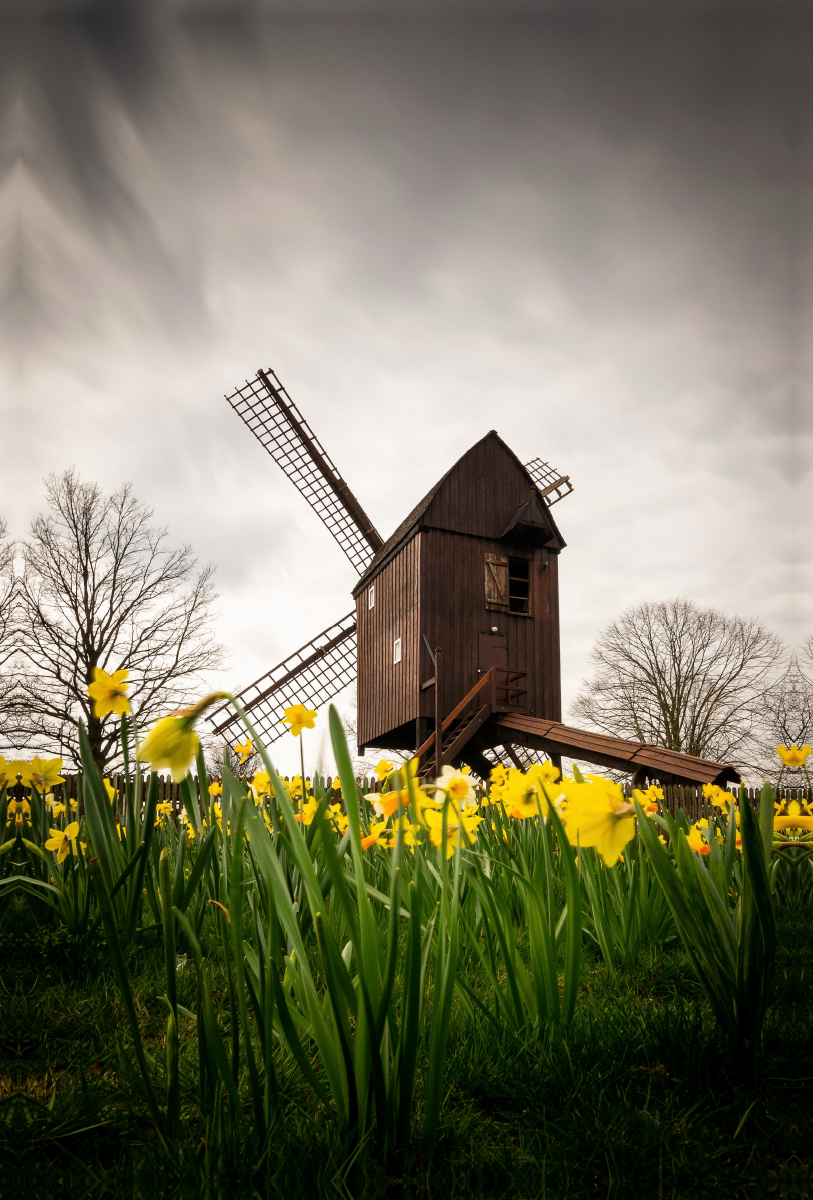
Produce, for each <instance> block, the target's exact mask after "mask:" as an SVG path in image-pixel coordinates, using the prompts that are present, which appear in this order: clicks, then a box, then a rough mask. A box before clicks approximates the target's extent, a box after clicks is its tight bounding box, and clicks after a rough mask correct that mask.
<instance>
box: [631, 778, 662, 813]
mask: <svg viewBox="0 0 813 1200" xmlns="http://www.w3.org/2000/svg"><path fill="white" fill-rule="evenodd" d="M632 794H633V796H634V797H635V799H636V800H637V801H638V803H639V804H640V806H641V808H642V809H643V810H644V812H645V813H647V814H648V815H649V816H652V814H653V813H656V812H657V811H658V809H659V808H660V802H661V801H662V800H663V788H659V787H655V786H654V785H653V786H652V787H648V788H647V789H646V791H643V790H642V789H641V788H633V792H632Z"/></svg>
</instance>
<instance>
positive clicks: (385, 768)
mask: <svg viewBox="0 0 813 1200" xmlns="http://www.w3.org/2000/svg"><path fill="white" fill-rule="evenodd" d="M373 770H374V771H375V773H376V775H377V776H378V778H379V779H386V778H387V776H388V775H389V773H390V771H394V770H395V763H391V762H390V760H389V759H388V758H382V759H380V760H379V761H378V762H377V763H376V764H375V766H374V767H373Z"/></svg>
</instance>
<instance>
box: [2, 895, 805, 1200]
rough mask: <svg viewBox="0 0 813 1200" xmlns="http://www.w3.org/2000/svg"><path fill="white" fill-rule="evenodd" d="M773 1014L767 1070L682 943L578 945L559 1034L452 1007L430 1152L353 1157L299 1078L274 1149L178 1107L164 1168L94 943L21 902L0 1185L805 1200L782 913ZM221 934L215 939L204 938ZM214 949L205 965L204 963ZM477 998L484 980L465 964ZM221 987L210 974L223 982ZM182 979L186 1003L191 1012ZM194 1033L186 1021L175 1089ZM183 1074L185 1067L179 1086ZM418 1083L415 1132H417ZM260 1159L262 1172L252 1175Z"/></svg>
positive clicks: (8, 970)
mask: <svg viewBox="0 0 813 1200" xmlns="http://www.w3.org/2000/svg"><path fill="white" fill-rule="evenodd" d="M778 932H779V949H778V962H777V976H776V978H777V985H776V995H775V999H774V1003H773V1005H772V1007H771V1009H770V1010H769V1014H768V1019H767V1023H766V1027H765V1042H764V1055H763V1061H762V1065H761V1071H760V1075H759V1077H758V1078H757V1079H756V1080H755V1079H754V1078H753V1076H750V1077H749V1075H748V1073H747V1071H746V1069H745V1068H744V1066H743V1064H740V1063H738V1062H737V1061H736V1060H732V1058H731V1055H730V1053H728V1052H726V1050H725V1049H724V1046H723V1044H722V1042H721V1040H720V1036H719V1033H718V1031H717V1027H716V1025H715V1022H714V1020H713V1018H712V1016H711V1014H710V1012H709V1010H708V1007H707V1005H706V1004H705V1002H704V1001H703V1000H702V999H701V997H700V995H699V992H698V988H697V985H696V983H695V980H694V976H693V975H692V973H691V970H690V967H689V965H688V962H687V960H686V958H685V956H684V954H683V952H682V951H681V950H679V949H673V950H669V951H663V950H658V951H657V952H653V953H652V954H651V955H649V956H646V955H645V956H643V957H642V958H641V960H640V961H639V963H638V964H637V965H636V966H635V967H633V968H630V969H628V970H624V971H618V972H616V973H611V972H608V971H607V970H606V969H605V967H604V966H603V964H602V962H601V960H600V959H596V958H594V957H593V954H592V951H591V950H590V949H589V948H588V947H587V945H586V946H585V955H584V958H585V961H584V964H583V969H582V977H581V986H580V999H579V1004H578V1005H577V1016H576V1020H575V1022H574V1025H573V1028H572V1031H571V1033H570V1035H569V1036H568V1038H567V1040H566V1041H561V1040H556V1039H553V1040H551V1041H550V1042H548V1043H547V1044H546V1045H544V1046H543V1047H542V1048H541V1049H540V1048H536V1049H534V1050H533V1051H532V1050H530V1049H528V1050H526V1051H524V1052H522V1051H519V1052H518V1051H517V1049H516V1048H515V1047H512V1046H510V1045H509V1043H508V1041H507V1039H505V1040H504V1039H502V1038H500V1036H499V1035H498V1034H495V1031H494V1029H493V1027H492V1026H490V1025H489V1024H488V1023H487V1022H486V1020H485V1018H479V1017H478V1018H475V1019H470V1018H469V1017H468V1016H467V1015H466V1013H465V1012H464V1011H463V1009H462V1008H461V1007H460V1006H459V1005H458V1003H457V1001H455V1010H454V1015H453V1021H452V1029H451V1034H450V1039H449V1046H448V1052H447V1053H448V1063H447V1073H446V1089H447V1091H446V1097H445V1101H444V1104H443V1108H442V1112H441V1119H440V1128H439V1130H438V1138H437V1145H436V1150H435V1154H434V1157H433V1159H432V1161H431V1163H430V1162H428V1161H427V1160H426V1157H425V1156H424V1154H423V1153H422V1151H421V1149H420V1145H419V1144H418V1143H416V1145H415V1148H414V1149H411V1150H410V1151H408V1152H405V1153H404V1154H402V1155H401V1156H400V1157H391V1158H390V1160H389V1161H388V1162H387V1163H384V1162H383V1161H379V1160H378V1159H377V1158H376V1156H375V1154H374V1153H373V1151H372V1149H371V1148H370V1147H369V1146H368V1147H365V1146H362V1148H361V1150H360V1151H357V1152H356V1153H355V1157H354V1158H353V1160H352V1161H348V1155H347V1151H346V1148H345V1147H344V1146H343V1145H342V1144H341V1141H340V1139H339V1137H338V1135H337V1134H336V1132H335V1129H334V1127H333V1125H332V1124H331V1123H330V1121H329V1120H328V1118H327V1115H326V1113H325V1112H324V1111H323V1110H320V1108H319V1106H318V1104H317V1103H316V1102H315V1100H314V1099H313V1097H312V1094H311V1093H310V1092H309V1091H307V1090H306V1089H305V1088H304V1087H303V1086H302V1085H301V1084H300V1083H299V1082H298V1080H297V1077H296V1076H294V1075H293V1074H292V1075H291V1077H290V1078H288V1079H287V1080H283V1103H282V1106H281V1110H280V1111H281V1115H280V1119H279V1121H278V1123H277V1126H276V1128H275V1129H273V1130H272V1133H271V1137H270V1139H269V1146H268V1152H267V1154H263V1152H262V1148H261V1147H259V1146H256V1145H240V1144H236V1143H232V1144H229V1145H228V1146H227V1147H226V1149H225V1150H224V1151H223V1152H222V1153H221V1154H220V1156H219V1157H218V1159H217V1161H212V1159H211V1157H210V1155H209V1153H208V1151H207V1145H208V1144H209V1143H210V1142H211V1141H213V1140H214V1139H211V1138H209V1137H207V1134H208V1131H207V1129H206V1128H205V1127H204V1126H203V1125H202V1124H201V1123H200V1122H199V1121H197V1119H192V1117H191V1113H192V1111H193V1108H192V1106H191V1105H190V1108H189V1112H188V1113H186V1114H184V1118H183V1125H182V1133H181V1137H180V1139H179V1142H178V1146H177V1150H176V1152H175V1156H174V1157H173V1159H172V1160H169V1159H168V1158H167V1156H166V1154H165V1153H164V1152H163V1151H162V1149H161V1146H160V1145H159V1143H158V1141H157V1139H156V1137H155V1135H154V1134H153V1132H152V1128H151V1123H150V1121H149V1119H148V1115H147V1109H146V1104H145V1102H144V1099H143V1095H142V1093H141V1089H140V1085H139V1082H138V1078H137V1075H136V1073H135V1070H134V1068H133V1067H132V1065H131V1063H130V1060H129V1058H128V1038H127V1035H126V1023H125V1021H124V1018H123V1013H122V1010H121V1006H120V1003H119V1000H118V994H117V991H116V987H115V983H114V979H113V976H112V972H111V971H110V968H109V965H108V958H107V951H106V948H105V946H104V943H103V942H102V941H101V940H98V941H91V942H87V941H82V940H78V939H71V938H70V937H68V936H67V935H65V934H64V933H62V934H54V935H49V934H48V933H47V932H44V931H43V928H42V927H41V926H37V925H36V924H35V923H34V922H33V919H32V918H31V916H30V915H29V914H28V913H27V912H26V911H25V910H24V909H22V908H20V909H19V910H16V911H15V912H13V913H11V914H6V917H5V919H4V922H3V925H2V928H1V929H0V1195H2V1196H4V1197H5V1196H9V1197H11V1196H14V1195H16V1194H18V1193H19V1195H21V1196H22V1195H25V1196H26V1197H39V1196H43V1197H45V1196H48V1197H55V1196H62V1195H66V1196H67V1195H70V1196H77V1197H81V1196H90V1197H117V1198H118V1197H129V1196H138V1197H145V1198H147V1197H149V1198H150V1200H152V1198H158V1197H164V1196H167V1197H169V1196H172V1197H184V1198H185V1197H190V1198H191V1197H195V1198H196V1200H197V1198H198V1197H208V1196H211V1197H212V1198H213V1200H214V1198H215V1197H217V1198H219V1197H226V1196H228V1197H230V1198H232V1197H247V1198H248V1197H252V1198H254V1197H257V1198H258V1200H259V1198H264V1197H271V1196H276V1195H284V1196H285V1197H286V1200H287V1198H288V1197H290V1198H292V1200H293V1198H295V1197H299V1196H302V1197H311V1196H313V1197H316V1196H331V1195H337V1196H349V1197H359V1196H385V1197H388V1198H392V1200H396V1198H398V1200H400V1198H402V1197H403V1198H404V1200H406V1198H407V1197H410V1198H411V1197H426V1198H429V1197H446V1196H450V1197H451V1196H460V1197H464V1196H465V1197H511V1198H512V1200H525V1198H526V1197H527V1198H528V1200H530V1198H532V1197H540V1198H541V1197H548V1198H552V1200H558V1198H559V1197H565V1196H569V1197H601V1198H602V1200H605V1198H607V1197H613V1196H628V1195H634V1196H635V1197H657V1198H658V1200H661V1198H663V1200H671V1198H680V1200H684V1198H694V1197H698V1198H701V1197H716V1198H719V1197H747V1198H749V1200H750V1198H754V1200H756V1198H757V1197H759V1198H762V1197H766V1196H776V1197H782V1196H786V1197H803V1196H807V1195H809V1194H810V1192H811V1183H812V1182H813V1181H812V1180H811V1167H812V1166H813V1118H811V1115H810V1106H809V1103H808V1096H809V1092H810V1087H811V1083H813V1021H812V1020H811V1013H810V996H809V987H808V986H807V984H808V983H809V981H810V979H811V978H813V928H812V927H811V922H810V920H809V916H807V915H806V914H803V915H795V914H793V913H792V912H787V911H782V910H780V912H779V914H778ZM211 936H212V937H214V934H212V935H211ZM216 960H217V956H215V955H212V957H211V959H210V961H211V962H215V961H216ZM130 967H131V978H132V979H133V984H134V992H135V997H136V1005H137V1009H138V1013H139V1019H140V1021H141V1024H142V1029H143V1031H144V1034H145V1038H146V1047H147V1049H148V1051H149V1052H150V1053H152V1054H154V1055H155V1057H156V1060H157V1061H158V1062H159V1063H160V1062H161V1061H162V1055H163V1041H164V1035H165V1030H166V1009H165V1007H164V1006H163V1005H162V1004H161V1003H160V1002H159V1001H158V1000H157V996H158V995H159V994H160V992H163V990H164V983H163V951H162V947H161V945H160V942H159V941H158V940H157V939H156V940H155V941H154V942H152V944H150V941H149V938H145V939H144V943H142V944H140V945H139V946H137V948H136V950H135V952H134V958H133V960H132V961H131V964H130ZM462 969H465V970H466V971H467V974H469V976H470V980H469V981H470V983H471V984H472V986H473V987H475V989H481V988H482V987H483V981H482V979H480V978H478V975H477V972H476V971H475V970H473V968H472V967H471V965H470V964H464V965H463V968H462ZM218 986H220V987H221V988H222V989H223V990H225V986H226V985H225V978H222V977H220V978H219V977H218V976H217V975H216V974H215V977H214V990H215V991H216V990H217V988H218ZM194 989H195V982H194V974H193V971H192V969H191V966H190V968H189V969H184V970H182V971H181V972H180V975H179V1001H180V1003H181V1004H187V1005H191V1004H192V1003H193V1002H194ZM193 1053H194V1050H193V1043H192V1041H191V1040H190V1041H189V1042H188V1044H186V1043H185V1041H184V1034H183V1030H182V1041H181V1057H182V1090H187V1092H188V1088H189V1087H190V1086H191V1080H192V1077H193V1075H192V1066H193V1064H192V1061H191V1055H192V1054H193ZM184 1063H188V1070H187V1073H186V1075H184V1066H183V1064H184ZM422 1116H423V1109H422V1081H421V1079H419V1082H418V1095H417V1121H418V1125H419V1126H420V1124H421V1122H422ZM258 1164H259V1165H258Z"/></svg>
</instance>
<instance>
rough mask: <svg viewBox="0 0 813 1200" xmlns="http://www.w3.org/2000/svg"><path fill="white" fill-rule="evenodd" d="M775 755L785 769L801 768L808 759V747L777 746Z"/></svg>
mask: <svg viewBox="0 0 813 1200" xmlns="http://www.w3.org/2000/svg"><path fill="white" fill-rule="evenodd" d="M776 753H777V754H778V755H779V757H780V758H781V759H782V762H783V763H784V764H785V766H786V767H803V766H804V764H805V763H806V762H807V760H808V758H809V757H810V754H811V750H810V747H809V746H808V745H807V744H805V745H804V746H796V745H794V746H777V747H776Z"/></svg>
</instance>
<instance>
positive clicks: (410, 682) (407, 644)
mask: <svg viewBox="0 0 813 1200" xmlns="http://www.w3.org/2000/svg"><path fill="white" fill-rule="evenodd" d="M421 553H422V547H421V535H420V534H416V535H415V537H413V538H412V539H411V540H410V541H409V542H407V544H406V545H405V546H404V548H403V549H402V550H401V551H400V552H399V553H398V554H397V555H396V556H395V558H394V559H392V561H391V562H389V563H387V565H386V566H385V567H384V568H383V569H382V570H381V571H380V572H379V574H378V575H376V577H375V579H374V580H373V583H374V584H375V605H374V607H373V608H369V607H368V599H367V597H368V592H367V589H366V588H365V590H364V591H363V592H362V593H361V595H360V596H359V597H358V599H357V601H356V621H357V625H358V744H359V745H360V746H366V745H367V744H368V742H371V741H373V740H374V739H375V738H377V737H380V736H381V735H382V734H384V733H387V732H388V731H389V730H391V729H395V728H397V726H399V725H403V724H404V723H405V722H406V721H414V720H415V718H416V717H417V715H418V691H419V682H418V670H419V658H418V656H419V642H420V629H419V624H418V589H419V570H420V562H421ZM399 637H400V639H401V661H400V663H394V662H393V644H394V642H395V639H396V638H399Z"/></svg>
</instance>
